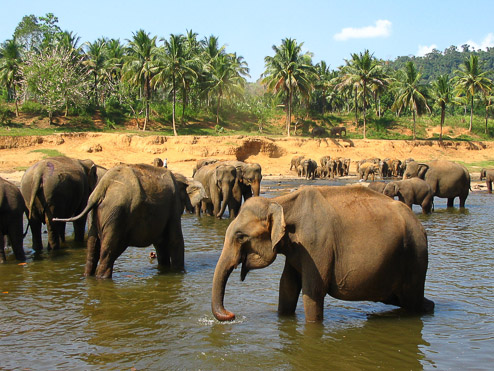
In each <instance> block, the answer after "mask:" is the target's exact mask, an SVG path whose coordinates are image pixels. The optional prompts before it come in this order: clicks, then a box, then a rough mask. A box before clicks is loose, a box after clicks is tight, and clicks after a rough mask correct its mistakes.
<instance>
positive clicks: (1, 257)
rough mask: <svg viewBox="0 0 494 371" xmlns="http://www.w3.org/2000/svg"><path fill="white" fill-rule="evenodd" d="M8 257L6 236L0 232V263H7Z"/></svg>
mask: <svg viewBox="0 0 494 371" xmlns="http://www.w3.org/2000/svg"><path fill="white" fill-rule="evenodd" d="M5 261H7V257H6V256H5V235H4V234H3V233H2V232H0V263H5Z"/></svg>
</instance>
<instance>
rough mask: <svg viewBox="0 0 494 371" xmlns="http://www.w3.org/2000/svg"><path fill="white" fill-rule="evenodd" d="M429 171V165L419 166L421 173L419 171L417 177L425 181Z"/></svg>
mask: <svg viewBox="0 0 494 371" xmlns="http://www.w3.org/2000/svg"><path fill="white" fill-rule="evenodd" d="M427 170H429V165H427V164H419V171H418V174H417V176H418V177H419V178H420V179H424V178H425V173H426V172H427Z"/></svg>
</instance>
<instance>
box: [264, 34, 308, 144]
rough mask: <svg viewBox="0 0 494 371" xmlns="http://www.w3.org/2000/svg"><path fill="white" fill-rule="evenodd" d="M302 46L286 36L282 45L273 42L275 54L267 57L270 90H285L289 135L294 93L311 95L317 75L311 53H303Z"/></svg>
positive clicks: (280, 91)
mask: <svg viewBox="0 0 494 371" xmlns="http://www.w3.org/2000/svg"><path fill="white" fill-rule="evenodd" d="M302 46H303V43H300V44H298V43H297V41H296V40H295V39H291V38H287V39H283V40H282V41H281V45H280V46H276V45H273V50H274V56H267V57H265V58H264V64H265V68H266V70H265V71H264V73H263V74H262V76H263V80H262V82H263V84H265V85H266V86H267V88H268V90H269V91H273V92H274V93H276V94H281V93H284V94H285V99H286V100H285V109H286V134H287V136H290V124H291V121H292V103H293V97H294V94H296V93H299V94H300V95H302V96H308V95H309V93H310V91H311V90H312V89H313V85H312V81H313V80H314V76H315V75H316V71H315V68H314V66H313V65H312V57H311V54H310V53H304V54H302Z"/></svg>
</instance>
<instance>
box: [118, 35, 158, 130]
mask: <svg viewBox="0 0 494 371" xmlns="http://www.w3.org/2000/svg"><path fill="white" fill-rule="evenodd" d="M156 38H157V37H156V36H154V37H153V38H151V37H150V36H149V34H148V33H146V32H145V31H144V30H139V31H137V32H136V33H134V34H133V38H132V40H128V41H129V46H128V60H127V62H125V64H124V73H123V75H122V78H123V79H125V80H127V81H128V82H129V83H130V84H132V85H134V86H138V87H139V88H140V89H141V90H142V91H143V92H144V98H145V103H144V104H145V118H144V126H143V130H146V125H147V123H148V121H149V101H150V100H151V79H152V78H153V71H154V67H155V64H156V58H157V54H158V48H157V46H156Z"/></svg>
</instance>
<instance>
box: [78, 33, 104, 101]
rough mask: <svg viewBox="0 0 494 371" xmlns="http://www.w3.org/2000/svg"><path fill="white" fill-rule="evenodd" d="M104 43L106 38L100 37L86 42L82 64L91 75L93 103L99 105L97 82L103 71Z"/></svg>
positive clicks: (100, 78)
mask: <svg viewBox="0 0 494 371" xmlns="http://www.w3.org/2000/svg"><path fill="white" fill-rule="evenodd" d="M105 44H106V40H105V39H103V38H100V39H98V40H96V41H95V42H93V43H91V42H87V43H86V58H85V60H84V62H83V63H84V65H85V66H86V67H87V68H88V70H89V73H90V74H91V76H92V77H93V103H94V104H95V105H96V106H99V104H100V101H99V91H98V84H99V82H100V81H101V80H102V78H103V76H102V75H103V71H104V67H105V61H106V58H105V53H104V52H105Z"/></svg>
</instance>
